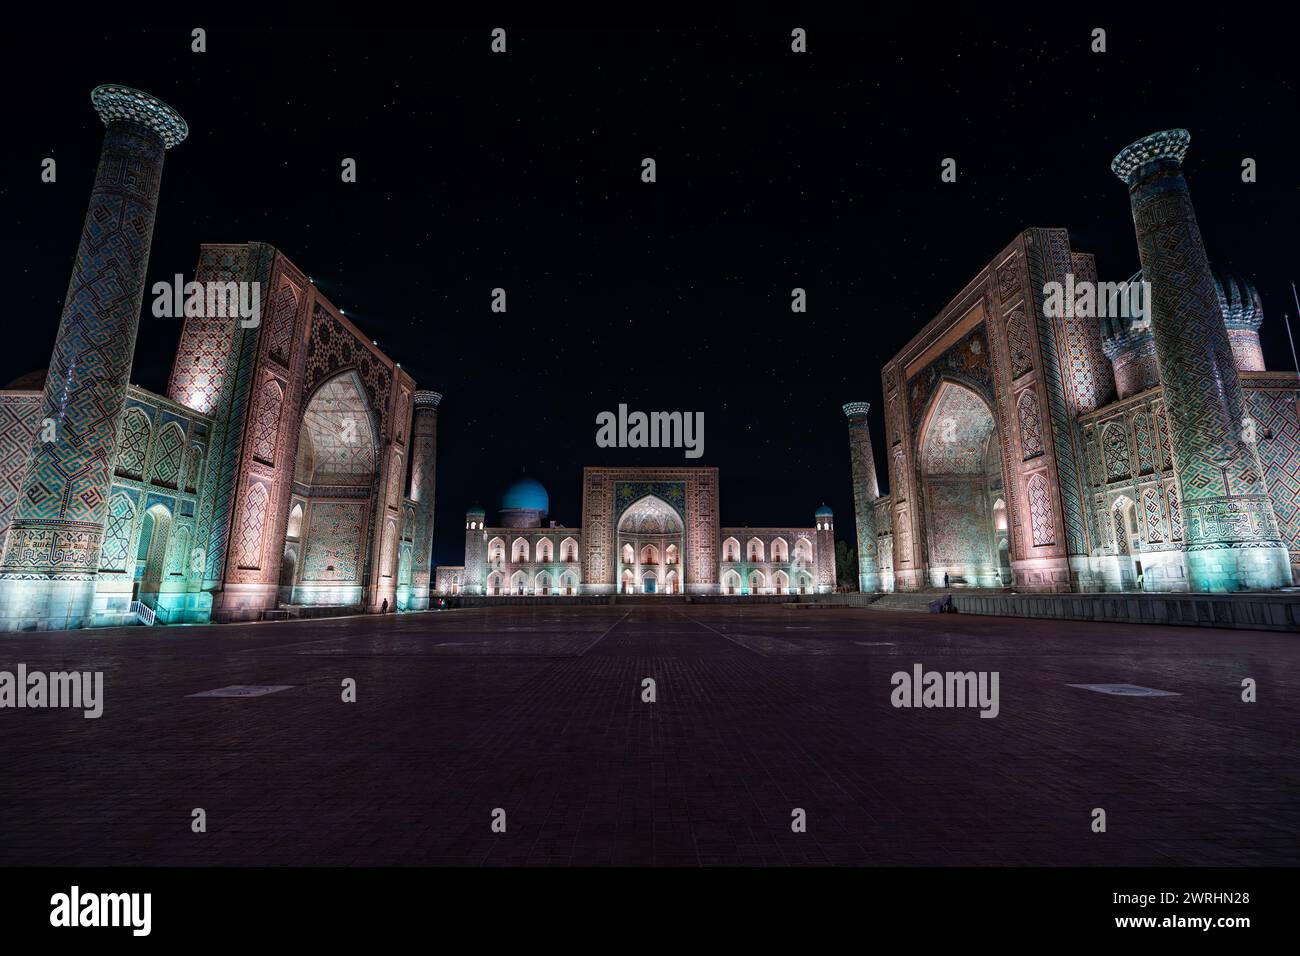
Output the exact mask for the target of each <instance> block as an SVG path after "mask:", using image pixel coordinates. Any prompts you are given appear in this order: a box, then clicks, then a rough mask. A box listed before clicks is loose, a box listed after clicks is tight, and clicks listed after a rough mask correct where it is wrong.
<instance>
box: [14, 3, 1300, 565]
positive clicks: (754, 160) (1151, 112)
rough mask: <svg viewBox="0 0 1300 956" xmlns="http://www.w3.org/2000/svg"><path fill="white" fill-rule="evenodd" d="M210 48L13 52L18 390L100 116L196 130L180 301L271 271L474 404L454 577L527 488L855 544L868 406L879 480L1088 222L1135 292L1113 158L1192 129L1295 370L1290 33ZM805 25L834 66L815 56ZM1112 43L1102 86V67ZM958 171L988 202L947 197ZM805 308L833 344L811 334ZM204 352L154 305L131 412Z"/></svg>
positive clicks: (1050, 30) (258, 40)
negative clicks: (903, 411)
mask: <svg viewBox="0 0 1300 956" xmlns="http://www.w3.org/2000/svg"><path fill="white" fill-rule="evenodd" d="M1206 22H1207V23H1208V22H1209V21H1208V20H1207V21H1206ZM193 25H195V24H191V25H185V26H177V27H176V28H156V29H150V30H147V31H146V30H139V29H132V28H125V27H114V28H111V29H110V28H95V29H89V30H85V31H84V32H78V30H77V29H76V28H75V27H70V26H65V27H60V28H59V29H57V30H49V31H47V32H37V31H31V30H24V29H21V28H20V29H17V30H11V31H10V32H8V33H7V34H6V35H5V36H4V37H3V39H0V75H4V76H5V77H6V79H7V80H8V87H9V89H10V91H11V93H10V96H9V97H8V101H7V104H6V108H7V114H8V115H7V117H6V124H5V125H6V131H7V134H8V135H6V136H5V138H4V141H3V149H2V150H0V164H2V173H0V209H2V210H3V215H4V221H5V222H6V223H7V225H8V228H6V229H5V230H3V233H2V235H3V240H2V241H3V243H4V259H3V261H4V263H5V268H6V272H7V275H6V292H7V295H6V300H7V302H8V303H9V305H8V308H7V310H6V316H5V323H4V326H5V337H6V345H5V348H4V349H3V353H2V354H0V382H3V381H8V380H10V379H11V378H14V377H16V376H18V375H20V374H22V373H24V372H27V371H29V370H31V369H34V368H40V367H43V366H45V365H46V364H48V357H49V352H50V347H51V345H52V343H53V339H54V333H55V330H56V328H57V324H58V318H59V313H60V310H61V306H62V297H63V295H64V293H65V291H66V288H67V282H68V276H69V272H70V264H71V259H72V256H73V254H74V252H75V249H76V244H77V238H78V234H79V231H80V229H81V223H82V219H83V217H84V215H85V208H86V200H87V196H88V193H89V189H90V185H91V182H92V180H93V177H94V165H95V162H96V159H97V156H98V151H99V145H100V140H101V137H102V126H101V124H100V123H99V120H98V119H97V118H96V116H95V114H94V112H93V110H92V109H91V107H90V103H89V92H90V89H91V88H92V87H93V86H94V85H96V84H98V83H103V82H116V83H124V84H127V85H131V86H137V87H140V88H141V89H144V90H147V91H149V92H152V93H154V94H155V95H157V96H159V97H161V98H162V99H164V100H166V101H168V102H169V103H171V104H172V105H173V106H175V107H176V108H177V109H178V110H179V111H180V112H181V113H182V114H183V115H184V116H185V117H186V119H187V120H188V122H189V123H190V126H191V135H190V138H189V140H188V141H187V142H186V143H184V144H183V145H181V146H180V147H179V148H177V149H176V150H174V151H173V152H171V153H170V154H169V155H168V159H167V165H166V169H165V172H164V176H163V186H162V201H161V206H160V210H159V216H158V223H157V229H156V232H155V236H154V245H153V255H152V259H151V261H150V263H149V282H150V283H153V282H154V281H157V280H159V279H166V278H170V277H171V276H172V275H173V274H174V273H176V272H182V273H184V274H185V275H186V278H189V277H190V276H191V275H192V271H193V268H194V264H195V262H196V260H197V257H198V247H199V244H200V243H201V242H238V241H247V240H260V241H265V242H269V243H272V244H274V245H276V246H278V247H279V248H280V249H282V250H283V251H284V252H285V253H286V254H287V255H288V256H289V257H290V258H291V259H292V260H293V261H294V262H295V263H297V265H298V266H299V267H301V268H302V269H304V270H305V271H306V272H307V273H308V274H310V275H311V276H313V277H314V279H315V280H316V282H317V284H318V285H319V286H320V287H321V288H322V289H323V290H324V291H325V292H326V294H327V295H329V296H330V298H331V299H333V301H334V302H335V303H336V304H337V305H339V306H340V307H342V308H344V309H346V310H347V313H348V316H349V317H350V318H352V319H353V320H354V321H355V322H356V323H357V324H358V325H359V326H360V327H361V328H362V329H363V331H365V332H366V333H368V334H369V335H371V336H372V337H374V338H376V339H377V340H378V341H379V343H380V345H381V346H382V347H383V348H384V349H385V350H387V352H388V353H389V354H390V355H392V356H393V357H394V358H395V359H397V360H398V361H400V362H401V363H402V365H403V367H405V368H407V369H408V370H410V371H411V372H412V374H413V375H414V376H415V378H416V380H417V382H418V383H419V384H420V385H421V386H423V387H429V388H436V389H438V390H440V391H443V392H445V394H446V398H445V400H444V402H443V405H442V409H441V417H440V433H439V468H438V472H439V473H438V515H437V521H438V534H437V541H436V546H435V554H434V557H435V560H436V561H442V562H444V563H454V562H458V561H459V560H460V557H461V554H462V534H463V530H462V529H463V518H464V510H465V507H466V506H467V505H469V504H471V503H474V502H477V503H481V504H483V505H485V506H487V507H488V508H489V509H492V508H494V507H495V504H496V501H497V497H498V496H499V494H500V492H501V490H502V489H503V488H504V486H505V485H506V484H507V483H508V482H509V481H510V480H511V479H512V478H513V477H514V476H516V475H518V474H519V473H520V472H521V471H522V470H525V469H526V470H527V471H528V473H529V474H531V475H533V476H534V477H536V478H538V479H539V480H540V481H541V482H542V483H543V484H545V485H546V486H547V488H548V489H549V491H550V494H551V517H552V518H555V519H557V520H558V521H560V522H562V523H565V524H569V525H576V524H578V523H579V521H580V520H581V507H580V485H581V468H582V466H583V465H588V464H589V465H605V464H706V465H716V466H718V467H719V468H720V469H721V476H722V520H723V522H724V523H725V524H750V525H767V524H798V525H809V524H810V523H811V521H812V512H813V510H814V509H815V508H816V507H817V506H818V505H819V504H821V503H822V502H823V501H826V502H828V503H829V504H830V505H831V506H832V507H833V508H834V509H835V512H836V515H837V517H838V519H839V522H838V529H839V536H840V537H843V538H850V537H851V536H852V520H851V516H852V497H851V489H850V481H849V458H848V450H847V440H846V430H845V423H844V419H843V415H842V413H841V412H840V405H841V404H842V403H843V402H845V401H848V400H854V399H866V400H868V401H870V402H871V403H872V406H873V407H872V420H871V426H872V430H873V433H874V438H875V441H876V445H877V456H878V460H880V461H881V462H882V464H883V455H882V450H883V443H884V425H883V419H882V418H881V416H880V391H881V387H880V368H881V366H882V364H883V363H884V362H885V361H886V360H887V359H888V358H889V357H890V356H891V355H892V354H894V352H896V351H897V350H898V349H899V348H900V347H901V346H902V345H903V344H904V343H905V342H906V341H907V340H908V339H909V338H910V337H911V336H912V335H914V334H915V333H916V331H917V330H919V329H920V328H921V327H922V326H923V325H924V323H925V322H926V321H928V320H929V319H930V318H931V317H932V316H933V315H934V314H935V313H936V312H937V311H938V310H939V309H941V308H942V307H943V305H944V304H945V303H946V302H947V301H948V299H949V298H951V297H952V296H953V295H955V294H956V293H957V292H958V291H959V290H960V289H961V287H962V286H963V285H964V284H965V283H966V282H967V281H968V280H969V279H970V278H971V276H972V275H974V273H975V272H976V271H977V270H978V269H979V268H981V266H983V265H984V263H985V262H986V261H987V260H988V259H989V258H991V257H992V256H993V255H995V254H996V253H997V252H998V251H999V250H1001V249H1002V248H1003V247H1004V246H1005V245H1006V244H1007V243H1008V242H1009V241H1010V240H1011V239H1012V237H1013V236H1014V235H1015V234H1016V233H1017V232H1018V231H1019V230H1020V229H1022V228H1024V227H1027V226H1063V227H1066V228H1068V229H1069V230H1070V233H1071V238H1072V244H1073V245H1074V247H1075V248H1076V249H1080V250H1082V251H1088V252H1093V253H1095V254H1096V256H1097V261H1098V267H1099V271H1100V274H1101V277H1102V278H1107V279H1124V278H1127V277H1128V276H1129V275H1130V274H1132V272H1133V271H1135V270H1136V268H1137V252H1136V246H1135V243H1134V239H1133V232H1132V220H1131V218H1130V215H1129V210H1128V201H1127V196H1126V194H1125V191H1124V188H1123V186H1122V185H1121V184H1120V182H1119V181H1118V180H1117V179H1115V178H1114V176H1113V175H1112V174H1111V173H1110V171H1109V168H1108V167H1109V162H1110V160H1111V158H1112V157H1113V156H1114V154H1115V153H1116V152H1117V151H1118V150H1119V149H1120V148H1122V147H1123V146H1125V145H1127V144H1128V143H1129V142H1131V141H1132V140H1134V139H1136V138H1137V137H1139V136H1141V135H1144V134H1146V133H1148V132H1152V131H1154V130H1157V129H1163V128H1167V127H1170V126H1185V127H1187V128H1188V129H1189V130H1190V131H1191V133H1192V147H1191V152H1190V154H1189V156H1188V161H1187V167H1186V168H1187V174H1188V179H1189V182H1190V183H1191V188H1192V195H1193V199H1194V200H1195V202H1196V205H1197V211H1198V215H1199V218H1200V222H1201V227H1202V231H1203V233H1204V234H1205V237H1206V243H1207V246H1208V249H1209V253H1210V258H1211V260H1212V261H1213V262H1214V263H1215V264H1216V265H1218V266H1221V267H1223V268H1227V269H1231V270H1234V271H1237V272H1239V273H1241V274H1244V275H1246V276H1247V277H1249V278H1251V279H1252V280H1254V281H1255V282H1256V283H1257V285H1258V286H1259V289H1260V291H1261V293H1262V295H1263V298H1264V305H1265V311H1266V315H1267V317H1268V321H1267V325H1266V326H1265V329H1264V333H1263V338H1264V349H1265V354H1266V356H1267V357H1268V360H1269V364H1270V366H1271V367H1275V368H1284V367H1288V366H1289V365H1290V361H1291V360H1290V353H1289V350H1288V347H1287V342H1286V333H1285V330H1284V328H1283V326H1282V322H1281V319H1282V315H1283V313H1284V312H1285V313H1289V314H1292V315H1294V309H1293V307H1292V303H1291V297H1290V289H1289V286H1288V283H1289V282H1290V281H1291V280H1292V279H1293V278H1297V279H1300V276H1296V275H1295V274H1294V273H1295V268H1294V262H1293V255H1294V228H1295V220H1296V211H1297V198H1298V193H1297V187H1298V186H1300V178H1298V177H1297V175H1296V168H1295V160H1294V157H1295V155H1296V147H1297V145H1298V144H1297V135H1296V132H1295V128H1296V117H1297V112H1298V111H1297V90H1296V80H1295V70H1294V53H1293V52H1291V51H1290V50H1289V49H1288V45H1287V32H1286V31H1284V30H1282V29H1280V28H1276V29H1271V28H1270V27H1269V26H1268V25H1267V24H1266V23H1256V22H1255V21H1249V20H1246V21H1235V22H1234V24H1233V26H1232V28H1231V31H1228V30H1226V29H1224V28H1220V27H1217V26H1215V27H1207V28H1205V29H1202V30H1199V31H1196V30H1194V29H1193V27H1192V26H1190V25H1187V24H1179V25H1177V26H1174V27H1172V28H1171V27H1170V26H1169V25H1167V24H1165V25H1159V26H1157V25H1154V24H1153V25H1149V26H1144V25H1137V24H1135V23H1134V22H1132V20H1131V18H1129V17H1119V16H1116V17H1114V18H1110V19H1108V21H1105V22H1098V23H1091V22H1080V23H1072V24H1071V23H1057V24H1037V25H1025V24H1023V23H1005V24H998V25H988V24H985V25H981V26H973V25H952V24H944V23H938V22H930V23H921V24H917V25H915V26H910V27H909V26H904V25H896V26H890V27H885V28H882V30H881V32H876V33H870V34H868V33H864V32H855V29H856V27H854V26H853V25H851V24H848V23H835V22H827V23H820V24H819V23H815V22H806V23H799V24H790V25H789V26H787V25H782V26H781V27H779V28H774V29H772V30H770V31H768V32H757V31H755V30H746V29H745V28H744V27H743V25H737V26H733V27H730V28H725V29H715V28H708V27H700V28H698V29H695V28H692V29H689V30H687V29H677V28H674V29H664V30H653V29H645V30H643V31H641V32H628V31H623V32H616V31H611V32H608V33H600V32H590V31H584V30H574V31H558V30H556V29H555V28H554V27H551V28H550V29H549V30H538V29H530V28H528V27H527V26H525V25H522V24H521V25H519V26H518V27H512V26H511V24H510V23H509V22H504V23H502V24H501V25H503V26H505V27H506V28H507V30H508V31H509V53H508V54H507V55H504V56H494V55H492V54H491V53H489V51H488V44H489V35H488V34H489V30H490V28H491V27H492V26H494V25H497V24H494V23H484V24H482V25H480V26H478V27H473V28H468V29H464V30H460V29H458V30H455V31H451V32H445V33H440V32H437V31H430V30H427V29H422V30H415V29H410V30H405V29H403V30H399V31H397V32H379V31H370V30H368V29H366V28H365V27H364V26H357V27H352V26H349V27H348V28H347V29H346V30H335V31H333V32H319V33H316V32H312V31H313V30H314V29H316V25H314V24H305V25H304V24H298V25H296V26H295V27H294V28H293V29H273V28H267V29H259V30H257V31H255V32H252V31H246V30H239V29H232V28H228V27H223V26H222V25H221V24H219V23H215V22H211V21H210V22H208V23H207V24H197V25H202V26H205V27H206V28H207V30H208V52H207V53H204V54H194V53H192V52H190V35H189V30H190V27H191V26H193ZM794 25H799V26H804V27H806V28H807V29H808V31H809V46H810V53H808V54H807V55H804V56H797V55H794V54H792V53H791V52H790V51H789V29H790V26H794ZM1094 26H1104V27H1106V28H1107V30H1108V46H1109V49H1108V52H1106V53H1105V54H1100V55H1098V54H1093V53H1091V52H1090V51H1089V42H1090V31H1091V28H1092V27H1094ZM321 29H324V25H322V26H321ZM1171 30H1172V32H1171ZM1180 31H1186V32H1180ZM1252 31H1253V32H1252ZM15 90H20V91H23V94H22V95H21V96H20V95H17V94H16V93H15V92H14V91H15ZM46 156H52V157H54V158H55V159H56V160H57V162H58V174H59V176H58V182H57V183H56V184H54V185H48V184H42V183H41V182H40V179H39V174H40V164H41V160H42V159H43V158H44V157H46ZM646 156H651V157H654V158H655V159H656V161H657V163H658V182H657V183H655V184H653V185H647V184H643V183H642V182H641V181H640V162H641V159H642V158H643V157H646ZM949 156H951V157H953V158H955V159H956V160H957V163H958V182H957V183H956V184H943V183H941V182H940V178H939V172H940V162H941V160H942V159H943V158H944V157H949ZM1245 156H1250V157H1254V158H1255V159H1256V160H1257V161H1258V164H1259V182H1257V183H1255V184H1250V185H1246V184H1243V183H1242V182H1241V179H1240V169H1241V160H1242V158H1243V157H1245ZM343 157H353V158H355V159H356V160H357V162H358V172H359V182H358V183H357V184H355V185H345V184H343V183H342V182H341V181H340V176H339V170H340V161H341V160H342V158H343ZM496 286H501V287H504V288H505V289H506V290H507V294H508V297H509V311H508V313H507V314H506V315H504V316H501V315H494V314H493V313H491V312H490V311H489V296H490V290H491V289H492V288H493V287H496ZM795 286H801V287H803V288H805V289H806V290H807V292H808V296H809V311H808V313H807V314H806V315H793V314H792V313H791V312H790V309H789V301H790V298H789V297H790V289H791V288H792V287H795ZM179 332H180V325H179V322H177V321H176V320H168V319H157V318H154V317H153V316H152V314H150V313H149V311H148V308H147V301H146V309H145V314H144V317H143V319H142V322H141V326H140V339H139V343H138V345H137V349H136V362H135V368H134V371H133V375H132V378H133V381H136V382H137V383H139V384H141V385H143V386H145V387H147V388H151V389H154V390H157V391H164V390H165V388H166V382H167V378H168V374H169V370H170V364H171V358H172V355H173V353H174V349H175V346H176V342H177V339H178V336H179ZM620 402H625V403H627V404H628V405H629V406H630V407H631V408H633V409H638V408H639V409H644V410H688V411H703V412H704V413H705V420H706V429H705V456H704V457H703V458H702V459H700V460H699V461H696V462H687V461H686V460H685V459H684V458H683V457H682V455H681V453H680V451H677V452H668V451H637V450H622V451H617V450H601V449H598V448H597V447H596V446H595V441H594V435H595V424H594V421H595V416H596V414H597V412H599V411H601V410H605V409H611V410H612V409H614V408H616V407H617V405H618V404H619V403H620ZM883 477H884V476H883V475H882V481H883Z"/></svg>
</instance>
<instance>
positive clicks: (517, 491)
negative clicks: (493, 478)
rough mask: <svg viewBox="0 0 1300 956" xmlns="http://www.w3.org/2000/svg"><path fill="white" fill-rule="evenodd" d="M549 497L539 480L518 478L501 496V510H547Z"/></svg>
mask: <svg viewBox="0 0 1300 956" xmlns="http://www.w3.org/2000/svg"><path fill="white" fill-rule="evenodd" d="M550 506H551V499H550V497H549V496H548V495H547V494H546V489H545V488H543V487H542V484H541V482H539V481H537V480H535V479H533V478H527V477H524V478H520V479H519V480H518V481H516V482H514V484H512V485H511V486H510V487H509V488H507V489H506V491H505V494H503V495H502V496H501V510H502V511H549V510H550Z"/></svg>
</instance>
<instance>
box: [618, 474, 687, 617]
mask: <svg viewBox="0 0 1300 956" xmlns="http://www.w3.org/2000/svg"><path fill="white" fill-rule="evenodd" d="M683 528H684V523H683V521H682V516H681V515H680V514H678V512H677V509H675V508H673V507H672V505H670V504H668V502H666V501H664V500H663V499H662V498H660V497H658V496H656V495H646V496H645V497H643V498H639V499H638V500H636V501H634V502H633V503H632V504H631V505H629V506H628V508H627V510H626V511H624V512H623V514H622V515H621V516H620V517H619V521H618V531H617V534H618V542H619V547H618V553H619V569H618V574H619V580H620V581H621V582H622V585H623V586H622V591H623V593H625V594H629V593H632V592H633V591H639V592H640V593H642V594H666V593H672V592H671V591H670V590H669V589H668V588H665V587H662V586H661V585H662V584H663V583H664V582H663V580H662V579H661V578H660V571H661V569H662V567H663V556H664V555H665V554H669V555H671V556H672V558H673V562H672V563H673V564H674V565H676V564H677V559H678V557H679V556H680V555H681V554H682V553H683V550H682V545H683V544H684V541H683ZM682 573H684V572H682ZM676 580H680V578H677V579H676ZM674 586H675V585H674Z"/></svg>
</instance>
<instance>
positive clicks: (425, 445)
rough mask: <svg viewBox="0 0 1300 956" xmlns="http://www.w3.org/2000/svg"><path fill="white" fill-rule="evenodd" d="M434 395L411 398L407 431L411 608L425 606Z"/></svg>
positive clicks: (433, 456)
mask: <svg viewBox="0 0 1300 956" xmlns="http://www.w3.org/2000/svg"><path fill="white" fill-rule="evenodd" d="M441 401H442V395H440V394H439V393H438V392H430V391H418V392H416V393H415V396H414V404H415V424H414V425H413V426H412V428H411V500H412V501H414V502H415V541H414V543H413V545H412V548H411V561H412V562H413V568H412V570H411V609H412V610H415V611H423V610H426V609H427V608H428V607H429V562H430V560H431V559H432V557H433V503H434V498H433V491H434V481H435V477H436V474H437V464H438V403H439V402H441Z"/></svg>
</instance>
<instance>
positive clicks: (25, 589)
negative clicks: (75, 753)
mask: <svg viewBox="0 0 1300 956" xmlns="http://www.w3.org/2000/svg"><path fill="white" fill-rule="evenodd" d="M90 99H91V103H93V104H94V107H95V110H96V112H98V113H99V118H100V119H101V120H103V122H104V125H105V126H106V127H107V129H106V131H105V133H104V145H103V149H102V150H101V152H100V157H99V170H98V172H96V174H95V185H94V188H93V189H92V190H91V193H90V208H89V210H88V211H87V213H86V221H85V225H84V226H83V227H82V230H81V242H80V244H79V245H78V247H77V257H76V260H75V261H74V262H73V266H72V279H71V281H70V282H69V283H68V293H67V296H66V297H65V298H64V301H63V316H62V318H61V319H60V320H59V332H58V335H57V337H56V338H55V340H54V354H53V356H52V357H51V358H50V369H49V374H48V376H47V377H46V380H45V395H44V397H43V398H42V401H41V418H42V420H43V423H51V424H52V429H53V439H52V440H50V441H38V442H37V444H36V446H35V447H34V448H33V449H32V453H31V455H30V457H29V458H28V461H27V469H26V472H25V475H24V477H23V483H22V488H21V490H20V492H19V495H18V501H17V503H16V504H15V506H14V512H13V514H14V520H13V522H12V524H11V525H10V527H9V533H8V535H7V536H6V539H5V547H4V556H3V559H0V622H3V627H4V628H5V629H8V630H14V629H39V630H47V629H58V628H65V627H81V626H85V625H88V624H91V623H93V613H94V607H93V606H94V597H95V572H96V568H97V567H98V565H99V552H100V547H101V545H102V544H103V537H104V522H105V519H106V517H107V512H108V497H109V490H110V487H111V483H112V477H113V458H114V454H115V451H116V446H117V423H118V417H119V415H120V414H121V412H122V406H123V404H124V403H125V401H126V389H127V384H128V376H129V374H130V371H131V358H132V355H133V353H134V351H135V336H136V330H137V328H138V326H139V324H140V306H141V304H142V302H143V299H144V287H145V269H146V267H147V266H148V264H149V247H150V244H151V243H152V241H153V224H154V213H155V211H156V209H157V206H158V187H159V183H160V181H161V177H162V167H163V154H164V152H165V151H166V150H167V149H169V148H170V147H172V146H175V145H177V144H178V143H180V142H181V141H182V140H183V139H185V136H186V134H187V133H188V128H187V127H186V125H185V121H184V120H183V119H181V117H180V114H178V113H177V112H176V111H175V110H173V109H172V108H171V107H169V106H167V105H166V104H165V103H162V102H160V101H158V100H156V99H154V98H153V97H152V96H149V95H148V94H147V93H141V92H139V91H137V90H132V89H129V88H127V87H123V86H99V87H96V88H95V89H94V91H92V92H91V94H90ZM46 427H49V426H46Z"/></svg>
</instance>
